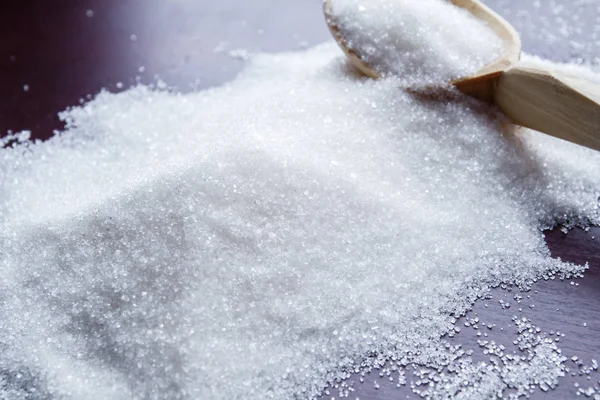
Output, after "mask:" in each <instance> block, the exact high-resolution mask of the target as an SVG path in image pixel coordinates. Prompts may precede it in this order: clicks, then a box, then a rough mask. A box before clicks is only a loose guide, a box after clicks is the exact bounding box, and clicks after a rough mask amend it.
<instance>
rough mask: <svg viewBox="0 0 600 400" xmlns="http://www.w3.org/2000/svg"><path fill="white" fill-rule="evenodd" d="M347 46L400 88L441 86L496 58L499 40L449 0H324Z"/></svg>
mask: <svg viewBox="0 0 600 400" xmlns="http://www.w3.org/2000/svg"><path fill="white" fill-rule="evenodd" d="M329 4H330V5H331V16H332V21H333V22H334V23H335V25H336V26H337V27H338V31H339V33H340V34H341V36H342V38H343V40H344V41H345V43H346V45H347V46H348V48H350V49H352V50H353V51H354V52H355V53H356V54H358V55H359V56H360V57H361V58H362V59H363V61H364V62H366V63H367V64H368V65H369V66H370V67H371V68H373V69H374V70H375V71H377V72H378V73H379V74H382V75H397V76H398V77H400V78H401V82H402V83H403V85H409V86H414V85H423V84H432V83H446V82H449V81H450V80H453V79H456V78H460V77H466V76H469V75H472V74H474V73H476V72H477V71H478V70H480V69H481V68H483V67H484V66H486V65H487V64H489V63H491V62H492V61H494V60H495V59H497V58H499V57H500V56H501V54H502V41H501V40H500V39H499V38H498V37H497V36H496V34H495V33H494V32H493V31H492V30H491V28H490V27H489V26H487V25H486V24H485V23H484V22H482V21H481V20H478V19H476V18H475V17H473V16H472V15H471V13H470V12H468V11H466V10H464V9H462V8H459V7H457V6H455V5H453V4H452V3H451V2H450V1H449V0H417V1H415V0H330V2H329Z"/></svg>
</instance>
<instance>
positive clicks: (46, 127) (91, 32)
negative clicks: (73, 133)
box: [0, 0, 600, 400]
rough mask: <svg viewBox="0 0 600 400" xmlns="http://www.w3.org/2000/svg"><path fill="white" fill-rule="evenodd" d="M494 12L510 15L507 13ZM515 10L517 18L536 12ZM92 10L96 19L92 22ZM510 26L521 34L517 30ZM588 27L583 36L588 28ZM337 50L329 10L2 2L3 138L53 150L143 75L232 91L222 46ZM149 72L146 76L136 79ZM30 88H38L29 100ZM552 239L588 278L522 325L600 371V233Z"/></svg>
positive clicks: (393, 392)
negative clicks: (551, 335) (73, 112)
mask: <svg viewBox="0 0 600 400" xmlns="http://www.w3.org/2000/svg"><path fill="white" fill-rule="evenodd" d="M564 1H565V2H566V1H567V0H564ZM486 3H487V4H488V5H490V6H492V7H493V8H495V7H496V6H497V7H498V8H499V9H503V7H505V6H506V4H507V1H506V0H495V1H488V2H486ZM508 3H510V7H512V8H517V7H523V4H525V5H527V4H529V5H530V6H531V4H532V3H533V1H532V0H531V1H527V2H525V3H523V2H522V1H520V0H511V1H509V2H508ZM565 4H567V5H568V3H565ZM88 10H93V17H91V18H90V17H88V16H87V11H88ZM536 15H537V14H536ZM511 22H513V23H515V24H517V26H518V23H519V22H520V21H519V20H517V19H514V20H512V21H511ZM529 23H531V21H530V22H529ZM580 23H581V25H582V29H583V28H585V23H586V21H585V18H581V20H580ZM588 23H590V24H591V23H593V18H590V19H589V21H588ZM583 31H585V29H583ZM131 35H136V39H137V40H131ZM328 38H329V33H328V32H327V28H326V26H325V24H324V22H323V19H322V10H321V1H320V0H286V1H279V0H253V1H252V2H247V1H243V0H223V1H218V2H215V1H208V0H170V1H166V0H77V1H72V0H55V1H52V2H50V1H47V0H5V1H3V2H1V3H0V98H1V99H2V101H1V102H0V132H2V133H4V132H6V131H7V130H9V129H11V130H21V129H31V130H32V131H33V135H34V137H37V138H47V137H49V136H51V135H52V131H53V130H54V129H61V128H62V124H61V122H60V121H59V120H58V118H57V113H58V112H59V111H61V110H63V109H65V108H67V107H69V106H72V105H76V104H78V102H79V100H80V99H81V98H85V97H86V96H87V95H89V94H95V93H98V91H100V90H101V89H102V88H108V89H109V90H111V91H117V89H116V86H115V85H116V83H117V82H123V83H124V84H125V86H126V87H127V86H128V85H131V84H134V83H135V82H136V76H138V75H139V76H140V80H141V81H142V82H146V83H150V82H152V81H153V80H154V78H153V77H154V75H155V74H159V75H160V76H161V77H162V78H163V79H164V80H165V81H167V82H168V83H169V84H171V85H173V86H175V87H176V88H178V89H179V90H183V91H187V90H190V89H191V88H192V87H194V86H195V87H208V86H214V85H217V84H219V83H222V82H225V81H227V80H229V79H231V78H232V77H233V76H234V75H235V74H236V73H237V71H239V69H240V68H241V67H242V66H243V62H242V61H240V60H235V59H232V58H231V57H229V56H228V55H227V54H226V52H215V51H214V49H215V48H218V47H219V46H223V45H224V46H225V48H226V49H235V48H247V49H250V50H258V49H262V50H266V51H280V50H291V49H297V48H299V47H303V46H305V45H312V44H316V43H318V42H320V41H323V40H326V39H328ZM523 41H524V44H525V46H526V50H528V49H529V50H530V51H535V49H536V48H540V51H542V52H544V51H545V48H542V46H544V44H543V43H541V42H540V41H539V39H538V37H537V36H536V35H535V34H534V33H531V34H528V35H525V36H524V37H523ZM557 48H560V46H559V45H557ZM552 55H556V56H557V57H560V54H558V55H557V53H556V52H552ZM567 56H570V54H569V55H568V54H564V57H567ZM140 66H144V67H145V72H143V73H140V72H138V69H139V67H140ZM25 84H27V85H29V87H30V89H29V91H27V92H25V91H24V90H23V86H24V85H25ZM546 239H547V242H548V246H549V247H550V249H551V250H552V254H553V255H554V256H556V257H561V258H563V259H565V260H568V261H572V262H575V263H585V262H589V263H590V270H589V272H588V273H587V275H586V277H585V278H584V279H582V280H580V281H579V282H578V283H579V286H574V285H571V284H570V283H569V282H560V281H551V282H540V283H539V284H536V285H535V287H534V291H535V290H537V294H536V293H535V292H532V293H531V296H532V300H531V301H532V302H533V303H534V304H535V305H536V307H535V308H534V309H531V308H529V307H525V308H524V310H523V311H522V314H523V315H527V316H530V317H531V318H532V319H533V320H534V322H535V323H537V324H538V325H540V327H542V328H543V329H547V330H556V329H559V330H561V331H563V332H564V333H565V334H566V337H565V338H564V339H562V340H561V348H562V349H563V351H564V352H565V354H574V355H578V356H580V357H583V358H584V359H585V360H586V361H588V362H589V360H590V359H591V358H594V357H595V358H599V359H600V340H598V338H599V337H600V335H599V333H600V315H599V312H600V229H598V228H595V229H592V230H591V231H590V232H589V233H585V232H583V231H581V230H574V231H571V232H570V233H569V234H568V235H564V234H563V233H561V232H560V231H557V230H555V231H552V232H548V233H547V234H546ZM506 294H507V293H505V292H504V291H502V290H500V289H499V290H497V291H495V292H494V296H495V300H493V301H490V302H489V303H490V305H489V306H488V307H487V308H486V307H484V303H483V302H480V303H478V304H476V306H475V309H474V310H473V313H475V312H477V313H478V314H479V316H480V318H481V319H482V320H486V321H490V322H493V323H497V324H498V326H499V324H503V323H506V321H507V318H508V321H510V316H511V315H512V314H519V312H518V310H517V309H515V308H511V309H510V310H509V311H506V310H504V311H503V310H501V309H500V308H499V307H497V306H491V304H492V303H493V302H495V303H497V299H498V298H502V296H505V295H506ZM557 308H558V309H559V310H560V311H556V309H557ZM494 321H495V322H494ZM584 321H585V322H587V327H583V322H584ZM495 332H496V331H495ZM495 334H496V333H495ZM497 335H498V340H499V341H503V340H504V341H508V340H512V339H510V335H508V332H506V335H505V336H502V335H501V334H500V331H498V332H497ZM471 339H472V338H469V337H468V333H467V332H464V334H461V335H458V336H457V338H456V340H457V341H460V342H461V343H465V345H467V346H468V345H469V343H471ZM594 379H595V380H596V381H597V380H598V378H597V377H596V378H594ZM574 381H575V380H574V379H572V378H565V379H564V380H563V381H562V383H561V385H560V386H559V388H558V389H557V390H556V391H553V392H551V393H549V394H541V393H537V394H535V395H534V396H533V397H534V398H549V399H565V398H573V397H575V396H574V394H575V389H574V387H573V383H574ZM355 395H358V396H360V398H361V399H363V400H364V399H371V400H375V399H378V400H386V399H389V400H391V399H399V398H405V396H406V395H408V393H407V392H406V391H405V392H402V391H398V390H397V389H396V388H392V387H389V388H388V387H386V386H385V385H381V389H379V390H375V389H373V385H372V384H368V383H367V384H365V385H362V386H360V388H359V391H358V392H357V393H355ZM412 397H413V398H414V396H412Z"/></svg>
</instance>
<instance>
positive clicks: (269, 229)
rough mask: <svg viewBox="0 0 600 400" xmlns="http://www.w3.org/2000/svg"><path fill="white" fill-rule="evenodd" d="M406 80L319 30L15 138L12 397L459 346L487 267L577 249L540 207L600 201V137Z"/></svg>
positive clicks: (6, 321) (517, 277)
mask: <svg viewBox="0 0 600 400" xmlns="http://www.w3.org/2000/svg"><path fill="white" fill-rule="evenodd" d="M424 79H426V78H424ZM397 83H398V78H393V77H392V78H387V79H384V80H380V81H373V80H366V79H362V78H358V77H356V76H354V75H352V74H348V73H347V64H346V61H345V58H344V56H343V55H342V54H341V51H340V50H339V49H338V48H337V47H336V46H335V45H334V44H326V45H323V46H320V47H318V48H315V49H311V50H308V51H305V52H300V53H290V54H277V55H263V56H258V57H257V58H256V59H254V61H253V62H252V64H251V65H250V66H249V67H248V68H247V69H246V70H245V72H243V73H242V74H241V75H240V76H239V77H238V78H237V79H236V80H235V81H234V82H232V83H230V84H228V85H225V86H223V87H221V88H216V89H211V90H205V91H202V92H197V93H192V94H186V95H183V94H178V93H169V92H165V91H156V90H151V89H149V88H147V87H137V88H134V89H130V90H128V91H125V92H122V93H119V94H110V93H101V94H100V95H98V96H97V97H96V98H95V99H94V100H93V101H91V102H89V103H88V104H86V105H84V106H82V107H77V108H73V109H71V110H70V111H68V112H66V113H64V114H63V115H62V117H63V118H64V119H65V120H66V121H67V123H68V128H67V130H66V131H65V132H63V133H61V134H59V135H57V136H56V137H54V138H53V139H51V140H49V141H47V142H44V143H30V142H25V143H21V144H18V143H17V144H14V145H9V146H8V147H7V148H5V149H2V150H0V182H1V185H2V186H1V190H0V271H1V273H2V279H1V280H0V299H1V302H0V349H1V351H0V397H4V398H20V397H25V396H26V395H27V396H29V397H30V398H54V399H61V398H72V399H166V398H168V399H213V400H218V399H242V398H243V399H257V400H263V399H269V398H274V399H293V398H312V397H313V396H316V395H318V394H319V393H320V392H321V390H322V389H323V388H324V387H325V385H326V384H327V383H328V382H333V381H335V380H336V378H341V377H346V376H348V374H349V373H350V372H352V371H355V370H359V367H360V366H361V365H362V366H367V367H368V365H369V360H370V359H372V358H373V357H384V358H388V357H389V358H393V359H401V358H402V359H405V360H406V361H407V362H410V361H415V362H417V363H418V364H419V365H427V366H428V367H429V368H436V366H447V365H448V360H447V359H446V358H445V357H447V352H446V351H442V350H440V349H443V344H442V343H441V341H440V340H441V339H440V337H441V336H442V335H443V334H445V333H447V332H448V331H449V330H452V329H454V328H455V327H454V325H453V324H452V322H453V319H452V316H455V315H457V314H461V313H463V312H464V310H465V309H467V308H468V307H469V306H470V304H471V303H472V301H473V300H474V299H476V298H477V297H478V296H481V295H482V294H483V293H485V292H486V290H487V288H489V286H490V285H495V284H498V283H499V282H501V281H504V282H513V283H516V284H519V285H527V284H529V283H531V282H532V281H533V280H535V279H536V278H539V277H541V276H543V275H544V274H548V273H550V272H552V271H557V272H562V273H568V272H572V271H578V270H580V268H578V267H575V266H572V265H569V264H566V263H563V262H561V261H560V260H555V259H551V258H550V255H549V251H548V249H547V248H546V245H545V243H544V238H543V235H542V233H541V231H540V229H541V228H544V227H547V226H550V225H552V224H554V223H556V222H557V221H559V222H561V223H568V224H575V223H581V224H586V223H590V222H591V223H598V222H600V215H599V212H598V201H597V199H598V196H599V193H598V190H599V189H600V155H599V154H598V153H595V152H593V151H591V150H587V149H584V148H580V147H577V146H574V145H570V144H567V143H564V142H561V141H559V140H557V139H553V138H550V137H546V136H544V135H541V134H538V133H534V132H531V131H520V132H518V133H516V134H515V133H514V132H513V130H512V128H510V127H509V126H507V125H506V123H505V121H504V120H503V119H502V118H501V117H499V116H497V115H495V114H494V113H493V112H492V111H490V110H489V109H488V108H487V107H486V106H484V105H482V104H479V103H477V102H475V101H473V100H470V99H467V98H464V97H461V96H460V95H459V94H454V93H451V94H450V95H448V96H447V97H446V98H444V99H443V100H440V101H435V100H431V99H423V98H420V97H418V96H415V95H410V94H408V93H405V92H403V91H401V90H399V89H398V88H397V87H398V85H397ZM23 139H24V138H23ZM540 359H542V361H543V358H540ZM536 360H537V359H536ZM549 362H551V363H553V361H552V360H550V361H549ZM552 365H554V364H552ZM511 371H516V369H511ZM558 371H559V372H560V371H561V370H560V369H559V370H558ZM524 373H530V371H529V370H527V371H525V372H524ZM546 375H547V374H546ZM546 375H544V376H546ZM550 376H551V379H554V376H553V375H552V374H550ZM444 379H446V378H444ZM519 379H520V378H519ZM514 381H515V382H519V380H518V379H515V380H514ZM523 381H524V382H525V383H524V384H526V385H530V384H531V382H530V379H523ZM475 383H476V384H480V385H486V386H485V387H483V388H482V387H479V388H476V389H473V392H477V393H483V392H485V393H496V392H498V391H502V390H503V388H504V387H505V386H506V385H505V384H504V383H502V382H501V381H500V380H498V379H489V380H485V379H482V380H481V381H475ZM552 383H554V382H553V381H552Z"/></svg>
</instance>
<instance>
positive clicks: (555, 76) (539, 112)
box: [493, 64, 600, 151]
mask: <svg viewBox="0 0 600 400" xmlns="http://www.w3.org/2000/svg"><path fill="white" fill-rule="evenodd" d="M493 96H494V101H495V103H496V104H497V105H498V106H499V107H500V109H501V110H502V111H503V112H504V113H505V114H506V115H507V116H508V117H509V118H510V119H511V120H512V121H513V122H514V123H516V124H518V125H521V126H525V127H527V128H531V129H534V130H537V131H540V132H544V133H547V134H549V135H552V136H555V137H558V138H561V139H564V140H568V141H570V142H573V143H577V144H580V145H582V146H586V147H589V148H592V149H595V150H599V151H600V84H599V83H597V82H593V81H591V80H587V79H582V78H579V77H576V76H571V75H569V74H567V73H565V72H563V71H549V70H543V69H539V68H536V67H533V66H528V65H526V64H516V65H515V66H513V67H511V68H510V69H508V70H507V71H504V72H503V73H502V74H501V75H500V76H499V77H498V80H497V82H496V87H495V90H494V94H493Z"/></svg>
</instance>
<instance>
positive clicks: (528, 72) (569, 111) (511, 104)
mask: <svg viewBox="0 0 600 400" xmlns="http://www.w3.org/2000/svg"><path fill="white" fill-rule="evenodd" d="M334 1H335V0H325V3H324V11H325V17H326V19H327V25H328V26H329V29H330V31H331V33H332V34H333V36H334V37H335V40H336V41H337V42H338V44H339V45H340V46H341V48H342V49H343V50H344V52H345V53H346V55H347V56H348V58H349V59H350V62H351V63H352V65H353V66H354V67H355V68H356V69H357V70H358V71H359V72H360V73H362V74H364V75H366V76H369V77H372V78H379V77H380V75H379V74H378V73H377V72H376V71H375V70H374V69H373V68H371V67H370V66H369V65H368V64H367V63H366V62H365V61H364V59H363V57H361V55H360V54H357V53H356V52H355V51H354V50H352V49H350V48H349V47H348V46H347V44H346V42H345V41H344V38H343V35H342V32H341V31H340V28H339V26H338V25H337V24H336V22H335V17H334V16H333V13H332V12H331V4H332V2H334ZM451 1H452V3H454V4H455V5H456V6H458V7H461V8H464V9H466V10H468V11H469V12H471V13H472V14H473V15H474V16H475V17H477V18H479V19H481V20H482V21H484V22H485V23H486V24H487V25H488V26H489V27H490V28H492V29H493V30H494V31H495V32H496V34H497V35H498V36H499V37H500V38H501V39H502V41H503V44H504V51H503V55H502V57H500V59H498V60H495V61H494V62H492V63H491V64H489V65H487V66H486V67H484V68H483V69H482V70H481V71H479V72H478V73H477V74H475V75H474V76H470V77H465V78H461V79H458V80H456V81H454V82H452V84H453V85H455V86H456V87H457V88H458V89H459V90H460V91H461V92H463V93H466V94H468V95H472V96H475V97H477V98H479V99H481V100H485V101H488V102H493V103H496V104H497V105H498V107H499V108H500V109H501V110H502V111H503V112H504V113H505V114H506V116H508V118H509V119H510V120H512V122H514V123H515V124H517V125H521V126H524V127H527V128H531V129H534V130H537V131H540V132H544V133H547V134H549V135H552V136H555V137H558V138H561V139H564V140H568V141H570V142H573V143H577V144H580V145H582V146H586V147H589V148H592V149H595V150H600V85H598V84H597V83H594V82H591V81H588V80H585V79H581V78H578V77H576V76H570V75H568V74H566V73H564V72H559V71H548V70H543V69H540V68H539V67H535V66H527V65H526V64H524V63H522V62H520V61H519V59H520V56H521V39H520V37H519V34H518V33H517V31H516V30H515V29H514V28H513V27H512V25H510V24H509V23H508V22H506V21H505V20H504V19H502V18H501V17H500V16H499V15H498V14H496V13H495V12H494V11H492V10H491V9H489V8H488V7H486V6H485V5H483V4H482V3H481V2H479V1H478V0H451Z"/></svg>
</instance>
